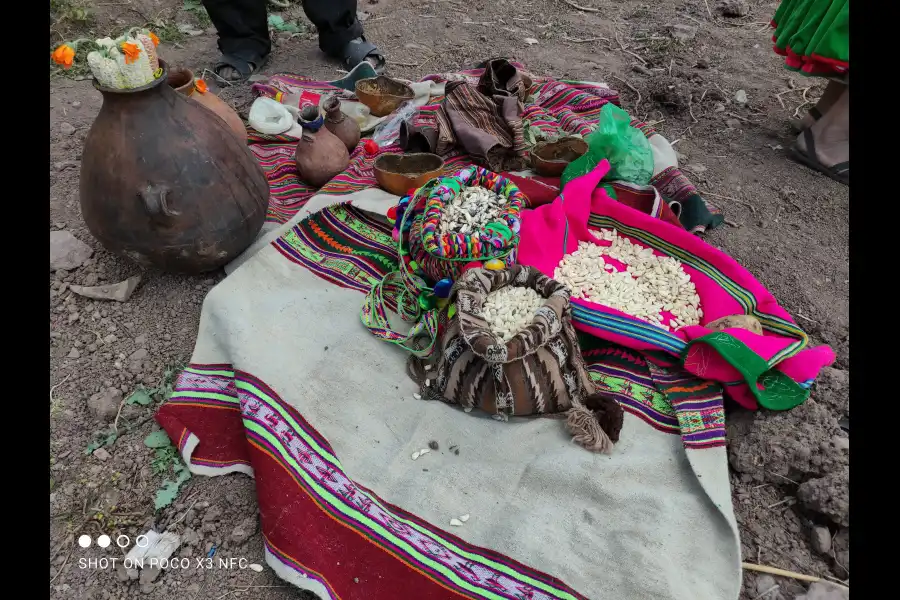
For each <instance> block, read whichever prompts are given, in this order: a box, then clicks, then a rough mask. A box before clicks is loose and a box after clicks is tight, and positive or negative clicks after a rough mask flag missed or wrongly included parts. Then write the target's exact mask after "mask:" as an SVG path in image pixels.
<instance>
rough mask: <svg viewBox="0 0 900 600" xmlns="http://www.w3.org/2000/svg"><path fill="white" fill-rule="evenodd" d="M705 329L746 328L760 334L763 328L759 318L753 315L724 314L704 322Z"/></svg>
mask: <svg viewBox="0 0 900 600" xmlns="http://www.w3.org/2000/svg"><path fill="white" fill-rule="evenodd" d="M706 328H707V329H711V330H713V331H723V330H725V329H746V330H747V331H752V332H753V333H755V334H756V335H762V333H763V328H762V323H760V322H759V319H757V318H756V317H754V316H753V315H726V316H724V317H721V318H719V319H716V320H715V321H712V322H710V323H707V324H706Z"/></svg>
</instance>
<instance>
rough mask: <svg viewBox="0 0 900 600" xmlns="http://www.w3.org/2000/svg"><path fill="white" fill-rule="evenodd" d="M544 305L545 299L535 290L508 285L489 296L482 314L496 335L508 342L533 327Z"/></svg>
mask: <svg viewBox="0 0 900 600" xmlns="http://www.w3.org/2000/svg"><path fill="white" fill-rule="evenodd" d="M543 304H544V299H543V298H541V295H540V294H538V293H537V292H536V291H534V290H533V289H531V288H525V287H514V286H511V285H508V286H506V287H503V288H500V289H499V290H497V291H495V292H491V293H490V294H488V296H487V298H486V299H485V301H484V306H483V307H482V314H483V317H484V320H485V321H487V323H488V326H489V327H490V328H491V331H493V332H494V335H496V336H497V337H499V338H500V339H501V340H503V341H504V342H508V341H509V340H511V339H512V338H513V336H515V335H516V334H517V333H519V332H520V331H522V330H523V329H525V328H526V327H528V326H529V325H531V321H532V319H534V313H535V312H537V309H539V308H540V307H541V306H542V305H543Z"/></svg>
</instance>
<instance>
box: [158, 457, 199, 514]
mask: <svg viewBox="0 0 900 600" xmlns="http://www.w3.org/2000/svg"><path fill="white" fill-rule="evenodd" d="M181 466H182V470H181V472H179V473H178V477H176V478H175V481H171V480H169V479H167V480H165V481H164V482H163V486H162V487H161V488H160V489H159V490H157V491H156V498H155V500H154V501H153V506H154V507H155V508H156V510H160V509H163V508H165V507H167V506H169V505H170V504H172V501H174V500H175V498H177V497H178V491H179V490H180V489H181V486H182V485H183V484H184V482H185V481H187V480H188V479H190V478H191V472H190V471H188V470H187V468H186V467H184V465H181ZM176 471H177V468H176Z"/></svg>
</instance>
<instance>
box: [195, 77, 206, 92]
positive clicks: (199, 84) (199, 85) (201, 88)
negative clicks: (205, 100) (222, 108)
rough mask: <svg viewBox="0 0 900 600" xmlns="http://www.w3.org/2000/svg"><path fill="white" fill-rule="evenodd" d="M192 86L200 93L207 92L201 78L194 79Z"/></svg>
mask: <svg viewBox="0 0 900 600" xmlns="http://www.w3.org/2000/svg"><path fill="white" fill-rule="evenodd" d="M194 87H195V88H197V91H198V92H200V93H201V94H205V93H206V92H207V90H208V89H209V88H208V87H206V82H205V81H203V80H202V79H198V80H197V81H195V82H194Z"/></svg>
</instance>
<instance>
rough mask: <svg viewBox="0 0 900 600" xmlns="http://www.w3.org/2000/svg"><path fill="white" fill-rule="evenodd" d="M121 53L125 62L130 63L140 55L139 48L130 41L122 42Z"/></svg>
mask: <svg viewBox="0 0 900 600" xmlns="http://www.w3.org/2000/svg"><path fill="white" fill-rule="evenodd" d="M122 54H124V55H125V64H126V65H130V64H131V63H133V62H134V61H136V60H137V59H138V57H139V56H140V55H141V48H140V47H139V46H138V45H137V44H133V43H131V42H122Z"/></svg>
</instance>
